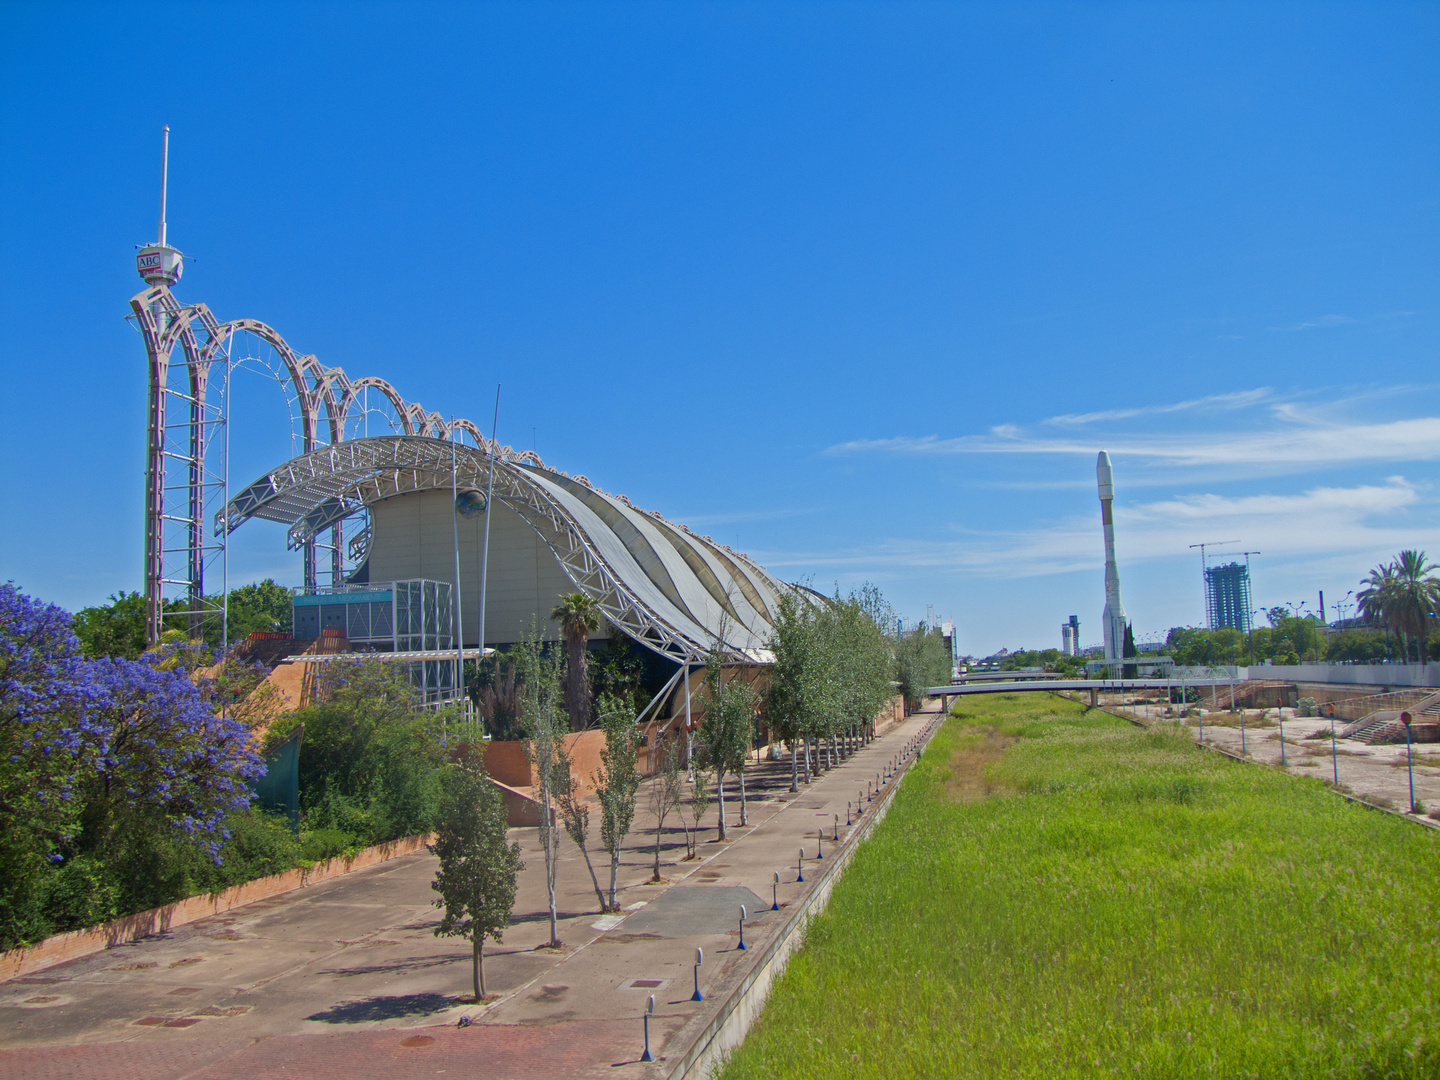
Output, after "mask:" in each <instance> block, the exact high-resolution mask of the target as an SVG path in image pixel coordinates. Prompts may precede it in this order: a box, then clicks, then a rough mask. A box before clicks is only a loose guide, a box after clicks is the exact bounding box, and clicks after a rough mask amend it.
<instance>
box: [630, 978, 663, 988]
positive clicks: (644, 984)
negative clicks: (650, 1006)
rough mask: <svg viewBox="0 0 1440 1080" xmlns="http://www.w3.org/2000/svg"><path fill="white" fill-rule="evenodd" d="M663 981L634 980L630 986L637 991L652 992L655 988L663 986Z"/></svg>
mask: <svg viewBox="0 0 1440 1080" xmlns="http://www.w3.org/2000/svg"><path fill="white" fill-rule="evenodd" d="M664 982H665V980H664V979H636V980H635V981H634V982H632V983H631V984H630V985H631V986H633V987H635V989H637V990H654V989H655V988H656V987H657V986H661V985H663V984H664Z"/></svg>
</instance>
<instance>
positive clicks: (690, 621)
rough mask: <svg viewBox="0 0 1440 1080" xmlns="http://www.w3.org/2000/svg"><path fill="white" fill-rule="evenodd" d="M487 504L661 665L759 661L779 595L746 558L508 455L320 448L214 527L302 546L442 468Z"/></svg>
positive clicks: (270, 477) (262, 485)
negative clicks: (478, 490) (246, 529)
mask: <svg viewBox="0 0 1440 1080" xmlns="http://www.w3.org/2000/svg"><path fill="white" fill-rule="evenodd" d="M492 462H493V466H494V494H493V498H495V499H497V500H499V501H500V502H501V503H502V504H503V505H504V506H506V507H508V508H509V509H511V510H513V511H514V512H515V513H516V514H517V515H518V516H519V517H520V518H521V519H522V520H523V521H525V523H526V524H527V525H529V526H530V528H531V529H533V530H534V531H535V533H536V535H537V536H538V537H539V538H540V540H541V541H542V542H543V543H544V544H545V546H546V547H547V548H548V549H549V550H550V551H551V553H552V554H554V556H555V558H556V560H557V561H558V562H559V564H560V566H561V568H562V570H563V571H564V574H565V576H566V577H567V578H568V579H569V580H570V582H571V583H572V584H573V585H574V587H575V588H576V589H578V590H579V591H581V592H584V593H586V594H587V595H589V596H591V597H592V598H594V599H595V601H596V602H597V603H598V604H599V606H600V608H601V609H602V610H603V611H604V613H605V615H606V617H607V618H608V619H609V620H610V622H611V623H613V624H614V625H615V626H617V627H619V628H620V629H621V630H622V631H623V632H624V633H626V634H627V635H629V636H630V637H631V638H633V639H634V640H636V641H638V642H640V643H641V644H643V645H646V646H648V647H649V648H651V649H653V650H654V651H656V652H658V653H661V654H662V655H665V656H668V657H671V658H672V659H675V660H677V661H681V662H694V661H696V660H697V659H699V658H700V657H701V656H703V655H704V654H705V653H706V652H707V651H708V650H709V649H710V648H711V647H712V646H713V645H715V644H716V643H719V644H720V646H721V648H722V649H723V651H724V652H725V653H726V654H727V658H728V659H730V660H733V661H736V662H750V663H755V662H760V663H764V662H767V661H768V660H769V659H770V657H769V654H768V652H767V651H766V649H765V644H766V639H767V638H768V636H769V632H770V629H771V620H772V619H773V617H774V611H775V609H776V605H777V604H778V601H779V597H780V595H781V593H782V592H783V591H785V590H786V589H787V586H785V585H783V584H781V583H780V582H779V581H777V580H776V579H775V578H773V577H771V576H770V575H769V574H767V573H766V572H765V571H764V570H763V569H762V568H760V567H759V566H758V565H756V564H755V563H754V562H752V561H751V560H750V559H749V558H748V557H746V556H744V555H741V554H739V553H737V552H735V551H732V550H730V549H729V548H728V547H725V546H724V545H719V544H716V543H715V542H714V541H712V540H710V539H709V538H708V537H700V536H697V535H696V534H694V533H692V532H691V531H690V530H689V529H688V528H686V527H685V526H684V525H677V524H674V523H672V522H669V521H666V520H665V519H664V518H663V517H661V516H660V515H659V514H657V513H655V512H654V511H649V512H647V511H643V510H639V509H638V508H636V507H634V506H633V505H632V504H631V502H630V500H629V499H627V498H625V497H624V496H623V495H621V496H616V495H610V494H607V493H605V492H603V491H601V490H600V489H598V488H596V487H594V486H593V485H592V484H591V483H590V482H589V480H588V479H587V478H585V477H570V476H567V475H566V474H564V473H562V472H560V471H558V470H556V469H553V468H551V467H548V466H545V465H543V464H541V463H539V459H538V457H536V455H535V454H533V453H532V452H529V451H526V452H524V453H520V454H517V453H515V452H514V451H513V450H511V448H509V447H503V448H496V447H494V446H482V447H470V446H466V445H463V444H457V443H456V442H454V441H452V440H449V439H439V438H433V437H429V438H427V437H423V436H410V435H402V436H382V437H375V438H363V439H351V440H348V441H345V442H340V443H334V444H331V445H329V446H325V447H318V448H316V449H315V450H312V451H311V452H309V453H306V454H302V455H300V456H298V457H295V458H292V459H291V460H290V461H287V462H285V464H283V465H281V466H280V467H278V468H276V469H274V470H272V471H270V472H269V473H266V474H265V475H264V476H262V477H260V478H259V479H257V480H256V481H254V482H253V483H251V484H249V485H248V486H247V487H245V488H244V490H242V491H241V492H239V493H238V494H237V495H236V496H235V497H234V498H233V499H231V500H230V501H229V502H228V503H227V505H226V506H225V508H224V510H223V511H222V512H221V513H219V514H217V515H216V517H215V522H214V528H215V531H216V532H217V533H221V534H228V533H230V532H233V531H234V530H235V529H236V528H238V527H239V526H240V525H241V524H243V523H244V522H245V521H247V520H249V519H251V518H262V519H265V520H269V521H275V522H280V523H282V524H286V525H288V526H289V543H290V546H291V547H292V548H295V547H300V546H301V545H303V544H304V543H306V542H307V541H308V540H310V539H312V538H313V537H314V536H315V534H316V533H317V532H319V531H321V530H323V529H325V528H327V527H329V525H330V523H331V522H332V521H333V520H336V519H337V517H339V516H344V515H347V514H349V513H354V512H355V510H356V509H358V508H361V507H365V506H371V505H374V504H375V503H378V502H380V501H381V500H384V499H389V498H393V497H395V496H398V495H406V494H410V493H414V492H422V491H432V490H447V491H448V489H449V488H450V485H451V469H452V467H453V468H454V469H455V475H456V476H457V478H458V479H459V480H460V482H462V483H464V484H465V485H466V486H467V487H470V486H474V487H483V486H484V485H485V481H486V477H487V474H488V472H489V470H490V467H491V465H492Z"/></svg>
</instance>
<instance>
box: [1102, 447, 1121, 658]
mask: <svg viewBox="0 0 1440 1080" xmlns="http://www.w3.org/2000/svg"><path fill="white" fill-rule="evenodd" d="M1095 479H1096V481H1097V483H1098V484H1099V486H1100V520H1101V522H1103V523H1104V526H1105V615H1104V621H1105V659H1106V660H1121V659H1124V657H1123V656H1122V655H1121V654H1122V653H1123V652H1124V651H1125V605H1124V604H1122V603H1120V567H1119V566H1117V565H1116V563H1115V518H1114V515H1113V514H1112V513H1111V510H1110V504H1111V503H1112V502H1113V501H1114V499H1115V471H1114V470H1113V469H1112V468H1110V455H1109V454H1107V453H1106V452H1105V451H1104V450H1101V451H1100V457H1099V458H1098V459H1097V460H1096V462H1095Z"/></svg>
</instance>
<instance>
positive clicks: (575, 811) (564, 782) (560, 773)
mask: <svg viewBox="0 0 1440 1080" xmlns="http://www.w3.org/2000/svg"><path fill="white" fill-rule="evenodd" d="M558 758H559V761H558V762H557V763H556V766H555V805H556V806H557V807H559V809H560V821H561V823H562V824H563V825H564V826H565V831H566V833H568V834H569V836H570V839H571V840H573V841H575V846H576V847H578V848H579V849H580V854H581V855H584V856H585V869H587V870H589V871H590V884H591V885H593V886H594V887H595V898H596V899H597V900H599V901H600V911H601V912H602V913H604V912H606V911H609V910H610V904H609V902H608V901H606V899H605V891H604V890H603V889H601V888H600V879H599V878H597V877H596V876H595V864H594V863H593V862H592V861H591V860H590V846H589V839H590V807H588V806H586V805H585V804H584V803H583V802H581V801H580V797H579V795H578V794H577V793H576V791H575V780H574V777H572V776H571V774H570V755H569V754H568V753H567V752H566V751H565V748H564V743H563V742H562V743H561V748H560V753H559V754H558Z"/></svg>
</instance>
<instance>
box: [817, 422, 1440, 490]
mask: <svg viewBox="0 0 1440 1080" xmlns="http://www.w3.org/2000/svg"><path fill="white" fill-rule="evenodd" d="M1284 419H1285V420H1288V421H1294V423H1292V424H1290V425H1289V426H1286V427H1281V428H1276V429H1272V430H1269V431H1197V432H1184V433H1173V434H1146V435H1132V436H1123V435H1122V436H1107V437H1105V439H1104V442H1103V448H1104V449H1106V450H1108V451H1109V452H1110V455H1111V457H1113V458H1117V459H1126V460H1128V461H1129V462H1130V463H1136V464H1165V465H1176V466H1183V467H1192V468H1193V467H1202V466H1230V467H1233V466H1243V467H1246V468H1249V469H1251V470H1255V471H1258V472H1264V473H1268V474H1274V473H1276V472H1299V471H1304V470H1306V469H1318V468H1328V467H1335V466H1344V465H1355V464H1362V463H1367V462H1411V461H1434V460H1436V459H1437V458H1440V417H1435V416H1426V417H1419V418H1417V419H1408V420H1390V421H1384V422H1380V423H1320V422H1303V421H1305V420H1306V419H1307V418H1306V417H1305V416H1304V414H1302V413H1300V412H1299V411H1297V410H1296V409H1295V408H1294V407H1293V406H1291V407H1288V408H1287V409H1286V410H1285V416H1284ZM1101 448H1102V444H1101V443H1099V442H1097V441H1096V440H1095V439H1094V438H1090V439H1084V440H1080V439H1075V438H1073V437H1072V438H1046V437H1041V436H1035V435H1028V434H1025V433H1024V432H1021V431H1019V430H1017V429H1013V428H1012V429H1008V430H1000V429H996V430H992V431H991V432H990V433H989V434H986V435H962V436H959V437H957V438H950V439H942V438H939V437H938V436H935V435H924V436H918V437H917V436H910V435H900V436H895V437H893V438H888V439H856V440H852V441H850V442H845V443H839V444H836V445H835V446H831V447H828V448H827V449H826V451H825V453H827V454H830V455H836V456H839V455H849V454H875V453H883V454H907V455H947V454H982V455H983V454H1026V455H1040V454H1053V455H1089V456H1093V455H1094V454H1095V453H1096V451H1097V450H1099V449H1101Z"/></svg>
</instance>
